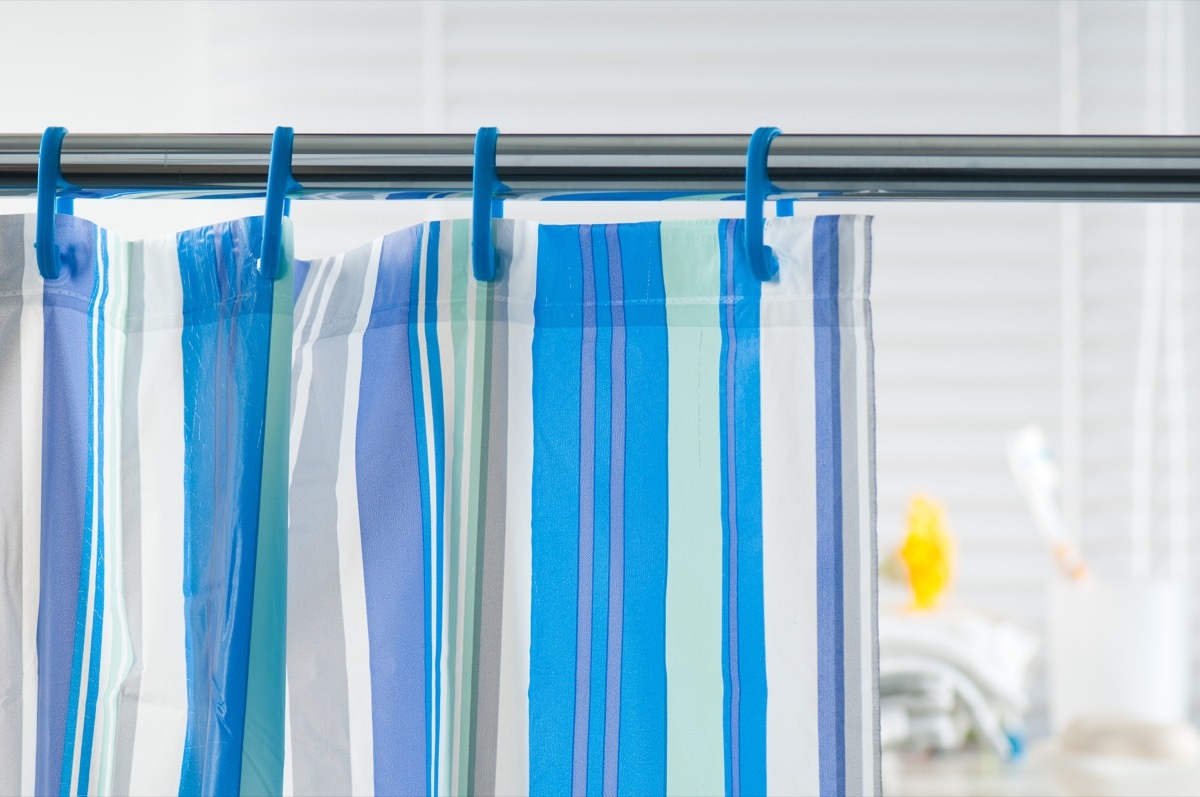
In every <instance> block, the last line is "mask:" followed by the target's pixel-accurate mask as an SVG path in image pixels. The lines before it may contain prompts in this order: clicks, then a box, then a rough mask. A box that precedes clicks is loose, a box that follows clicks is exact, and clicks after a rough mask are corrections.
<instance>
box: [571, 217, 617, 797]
mask: <svg viewBox="0 0 1200 797" xmlns="http://www.w3.org/2000/svg"><path fill="white" fill-rule="evenodd" d="M590 237H591V242H592V251H591V252H590V253H589V254H590V255H591V263H590V269H591V271H592V278H593V279H594V281H595V286H596V287H595V296H596V309H595V313H596V361H595V362H594V363H586V362H585V363H581V367H582V368H584V369H587V370H590V371H592V372H593V377H592V378H593V379H594V381H595V386H596V402H595V410H596V418H595V460H594V461H593V462H580V463H579V467H580V468H584V469H587V468H592V469H594V470H593V478H592V480H591V482H592V484H593V486H594V491H593V493H594V498H593V501H592V507H593V509H594V512H593V521H592V522H593V534H594V536H593V539H592V542H593V548H592V551H593V553H592V556H593V559H592V596H591V597H592V659H591V661H592V672H591V677H590V679H589V683H590V686H589V691H588V697H589V700H590V704H591V705H590V707H589V710H588V725H589V727H588V756H587V758H588V768H587V773H588V776H587V793H588V794H600V793H601V791H602V789H603V781H604V719H605V700H604V699H605V687H606V685H607V683H608V668H609V667H619V666H620V662H619V661H617V662H613V661H609V660H608V621H609V617H608V582H609V536H608V535H609V527H610V525H611V524H610V522H609V517H610V504H609V497H610V492H611V491H610V489H609V480H610V478H611V472H612V467H611V457H612V439H611V434H612V398H613V397H612V338H613V334H612V311H611V308H610V306H609V285H608V283H609V278H608V243H607V241H605V237H604V227H603V226H600V225H596V226H593V227H592V228H591V236H590ZM586 267H588V266H587V264H585V268H586Z"/></svg>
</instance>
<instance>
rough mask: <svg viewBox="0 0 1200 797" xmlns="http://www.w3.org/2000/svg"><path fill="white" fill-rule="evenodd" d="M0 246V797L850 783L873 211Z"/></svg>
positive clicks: (871, 652)
mask: <svg viewBox="0 0 1200 797" xmlns="http://www.w3.org/2000/svg"><path fill="white" fill-rule="evenodd" d="M0 222H2V223H0V447H2V450H3V452H4V456H3V458H2V461H0V501H3V503H2V504H0V523H2V524H3V527H2V529H0V531H2V535H0V544H2V546H3V547H2V548H0V556H3V562H2V564H3V572H4V576H5V585H4V589H3V590H2V591H0V601H3V602H2V603H0V640H3V641H4V642H5V646H4V648H3V650H2V652H0V655H4V656H7V657H8V659H6V662H5V665H4V666H3V668H0V791H4V790H6V789H7V790H11V791H20V792H23V793H28V792H30V791H33V790H35V789H36V791H37V792H38V793H44V792H52V791H60V792H62V793H76V792H79V793H86V792H91V793H97V794H99V793H158V794H161V793H180V794H202V793H203V794H232V793H239V792H241V793H279V792H281V791H282V792H283V793H287V794H367V793H376V794H405V795H407V794H489V793H495V794H529V793H532V794H548V795H565V794H593V793H596V794H598V793H604V794H658V793H671V794H689V795H691V794H721V793H725V794H732V795H754V794H766V793H772V794H814V795H815V794H821V795H836V794H852V795H857V794H864V795H865V794H877V793H878V791H879V785H878V776H879V768H878V761H877V750H878V744H877V719H876V714H875V706H876V703H877V701H876V697H875V694H874V684H875V671H876V667H875V632H874V617H875V611H874V600H875V597H874V596H875V590H874V586H875V584H874V572H875V567H874V551H875V543H874V500H873V499H874V483H873V479H874V429H873V398H872V353H871V339H870V310H869V303H868V300H867V296H868V289H869V260H870V252H869V245H870V235H869V219H867V218H863V217H851V216H846V217H820V218H817V219H792V218H788V219H770V220H768V222H767V230H766V241H767V243H768V244H770V245H771V246H772V247H773V249H774V252H775V253H776V255H777V256H778V257H779V260H780V275H779V277H778V278H776V279H775V280H773V281H771V282H766V283H760V282H758V281H757V280H756V279H755V278H754V277H753V275H752V274H751V273H750V269H749V267H748V264H747V263H746V262H745V256H744V251H743V244H742V240H743V223H742V222H741V221H735V220H721V221H716V220H714V221H699V222H653V223H639V224H618V225H546V224H536V223H533V222H520V221H511V220H501V221H497V222H496V224H495V228H494V236H495V239H496V249H497V257H498V258H499V263H500V277H499V279H498V280H497V281H496V282H494V283H480V282H477V281H475V280H474V279H473V278H472V277H471V276H470V272H471V268H470V259H469V243H470V242H469V232H468V223H467V222H465V221H453V222H449V221H448V222H432V223H428V224H425V225H421V226H418V227H414V228H410V229H407V230H403V231H401V232H397V233H394V234H392V235H389V236H387V237H385V238H382V239H380V240H377V241H375V242H373V243H372V244H370V245H367V246H364V247H361V248H359V249H356V250H353V251H350V252H347V253H345V254H342V255H338V256H336V257H331V258H327V259H324V260H320V261H314V262H301V261H298V262H295V263H294V268H293V269H289V270H288V273H287V275H286V276H285V277H284V279H282V280H280V281H279V282H276V283H270V282H266V281H265V280H261V279H260V278H258V277H257V276H256V275H255V274H254V273H253V262H254V258H255V256H256V255H255V252H254V251H253V242H254V241H257V240H258V235H259V234H260V232H261V226H260V220H258V219H249V220H242V221H239V222H232V223H229V224H226V225H217V226H215V227H209V228H203V229H201V230H193V231H190V232H187V233H183V234H180V235H179V236H176V237H175V238H173V239H168V240H161V241H148V242H141V243H120V242H118V241H116V239H115V237H114V236H112V235H111V234H109V233H107V232H105V231H104V230H99V229H97V228H95V227H94V226H92V225H90V224H88V223H86V222H83V221H81V220H78V219H69V218H66V219H62V220H61V221H60V231H59V236H60V240H64V241H68V244H67V246H66V251H67V253H68V257H69V262H71V263H73V264H74V265H72V266H71V267H70V268H69V269H67V272H68V274H69V276H67V277H64V278H63V279H64V285H61V286H59V285H54V284H50V283H43V282H42V281H41V278H40V277H39V276H38V274H37V270H36V266H35V265H34V258H33V253H32V249H31V241H32V220H31V219H30V218H16V217H7V218H3V219H0ZM5 225H7V226H5ZM64 229H65V230H66V232H64ZM76 232H77V233H78V234H77V235H76ZM286 237H287V236H285V238H286ZM87 241H92V242H93V243H92V244H88V243H87ZM89 247H90V248H89ZM293 302H294V314H293ZM293 322H294V327H293ZM293 328H294V336H293ZM68 349H70V350H71V351H72V352H74V354H73V355H72V356H71V357H67V356H64V354H63V352H64V351H66V350H68ZM76 350H78V351H76ZM289 354H290V362H289V361H288V360H289ZM56 380H57V381H56ZM289 380H290V406H289V400H288V394H287V383H288V381H289ZM68 382H69V384H68ZM60 418H64V419H65V418H70V419H72V421H71V424H73V425H70V426H68V425H66V421H65V420H59V419H60ZM14 441H15V444H16V447H14ZM10 452H19V453H12V454H11V455H10ZM55 462H57V463H60V464H59V465H57V466H55V465H54V464H53V463H55ZM61 463H66V465H63V464H61ZM67 465H69V467H70V468H71V469H73V470H69V472H68V471H67V470H62V468H64V467H66V466H67ZM56 467H58V468H59V470H56V469H55V468H56ZM97 607H98V608H97ZM285 608H286V611H285ZM10 640H11V641H12V644H8V642H9V641H10ZM285 662H286V677H285V673H284V670H285ZM5 778H8V780H4V779H5Z"/></svg>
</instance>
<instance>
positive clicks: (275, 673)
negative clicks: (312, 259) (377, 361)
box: [0, 215, 292, 794]
mask: <svg viewBox="0 0 1200 797" xmlns="http://www.w3.org/2000/svg"><path fill="white" fill-rule="evenodd" d="M34 221H35V220H34V217H33V216H31V215H30V216H4V217H0V333H2V337H0V385H3V387H2V388H0V396H2V399H0V452H2V455H0V461H2V462H3V464H2V465H0V523H2V524H3V527H2V528H0V541H2V545H3V548H2V549H0V556H2V557H3V562H2V564H3V574H4V585H3V589H2V590H0V650H3V653H2V654H0V655H3V656H4V657H5V661H4V666H3V667H0V793H5V794H34V793H36V794H168V793H180V794H235V793H239V792H240V793H277V792H278V791H279V788H280V781H281V773H282V747H283V738H282V730H283V729H282V719H283V711H284V706H283V701H284V689H283V645H284V639H285V629H284V619H285V615H284V610H285V605H286V603H285V602H286V595H285V593H284V590H285V588H286V533H287V528H286V522H287V515H286V511H287V508H286V506H287V505H286V495H287V481H286V479H287V472H286V462H287V449H286V430H287V405H288V401H289V393H288V377H287V375H288V371H289V361H288V360H289V353H290V348H291V335H292V320H291V310H292V303H291V298H292V296H291V280H290V275H289V276H287V277H285V278H284V279H282V280H280V281H279V282H276V283H272V282H270V281H268V280H264V279H261V278H260V277H258V276H257V274H256V272H255V262H256V257H257V255H256V254H255V252H254V249H255V247H256V246H257V245H258V243H257V242H258V241H260V240H261V236H262V225H261V219H257V218H255V219H242V220H239V221H234V222H229V223H225V224H219V225H214V226H211V227H204V228H200V229H195V230H190V231H188V232H184V233H180V234H179V235H176V236H171V237H168V238H163V239H154V240H147V241H134V242H127V241H122V240H120V239H119V238H118V237H117V236H115V235H114V234H112V233H111V232H109V231H107V230H104V229H102V228H99V227H97V226H95V225H94V224H92V223H90V222H87V221H85V220H83V219H80V218H76V217H71V216H59V217H58V218H57V220H56V224H57V238H58V245H59V248H60V249H61V251H62V257H63V268H62V275H61V276H60V277H59V278H58V279H55V280H51V281H46V280H43V279H42V278H41V276H40V275H39V274H38V271H37V265H36V258H35V256H34V248H33V241H34ZM289 240H290V239H289ZM289 246H290V244H289Z"/></svg>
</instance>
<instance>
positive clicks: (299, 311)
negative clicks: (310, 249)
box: [288, 257, 334, 429]
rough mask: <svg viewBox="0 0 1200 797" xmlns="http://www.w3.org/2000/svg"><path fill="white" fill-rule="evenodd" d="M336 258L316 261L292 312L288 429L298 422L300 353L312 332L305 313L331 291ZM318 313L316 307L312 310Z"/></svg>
mask: <svg viewBox="0 0 1200 797" xmlns="http://www.w3.org/2000/svg"><path fill="white" fill-rule="evenodd" d="M333 263H334V258H332V257H329V258H326V259H324V260H318V261H314V262H313V264H312V266H311V268H310V269H309V272H308V279H306V280H305V281H304V287H303V288H301V289H300V295H299V296H298V297H296V303H295V305H294V307H293V312H292V324H293V328H292V397H293V400H292V401H291V402H290V403H291V406H290V407H289V408H288V413H289V414H288V428H289V429H291V428H292V425H293V424H294V423H295V422H296V402H295V395H296V385H297V382H296V379H297V377H298V376H299V375H300V359H299V358H300V352H301V351H302V350H303V349H302V345H303V344H304V343H306V342H307V341H308V338H309V337H310V332H311V330H312V320H311V319H312V318H313V317H314V316H311V315H309V314H307V313H305V312H304V310H305V309H307V306H308V305H309V304H312V303H316V302H317V301H319V299H320V296H321V291H326V290H328V289H329V287H328V285H327V284H326V283H327V282H328V281H329V279H330V274H332V273H333ZM312 309H313V311H314V315H315V311H316V309H317V308H316V307H313V308H312ZM302 321H307V322H308V326H306V327H303V328H301V327H299V326H296V325H298V324H300V323H301V322H302Z"/></svg>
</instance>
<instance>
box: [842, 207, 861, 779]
mask: <svg viewBox="0 0 1200 797" xmlns="http://www.w3.org/2000/svg"><path fill="white" fill-rule="evenodd" d="M854 221H855V217H853V216H843V217H841V219H839V221H838V293H839V294H840V295H841V297H842V298H840V299H839V300H838V316H839V319H840V327H841V329H840V330H839V332H840V338H841V364H840V370H841V379H840V384H841V414H842V423H841V427H842V613H843V615H844V619H843V640H842V642H843V650H844V651H845V653H844V658H843V667H844V671H845V678H844V681H845V701H844V707H845V728H844V730H845V734H846V748H845V749H846V793H847V794H864V793H865V792H864V791H863V780H864V778H863V758H864V753H865V751H864V750H863V749H862V650H861V646H860V644H859V640H860V633H861V629H862V619H863V618H862V599H861V595H860V590H859V578H860V576H861V570H860V568H861V567H862V565H863V559H864V557H863V552H862V551H861V550H859V548H860V540H861V539H862V533H861V524H862V522H863V521H864V518H862V517H860V514H861V512H860V511H859V506H860V504H859V498H860V496H861V494H862V481H861V479H860V477H859V469H860V468H861V467H864V466H865V465H866V464H867V463H863V462H859V457H858V440H859V434H860V431H859V426H860V422H861V410H862V408H861V407H859V406H858V387H859V385H858V359H859V357H861V356H862V352H861V350H860V347H859V340H858V334H859V330H858V325H859V324H860V323H861V319H860V308H859V300H858V299H850V298H845V297H848V296H849V295H850V293H851V292H852V291H853V290H854V280H855V277H856V276H857V268H856V267H855V265H856V264H855V259H854V256H855V251H854V250H855V244H856V243H857V242H856V241H855V237H854V235H855V230H854Z"/></svg>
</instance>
